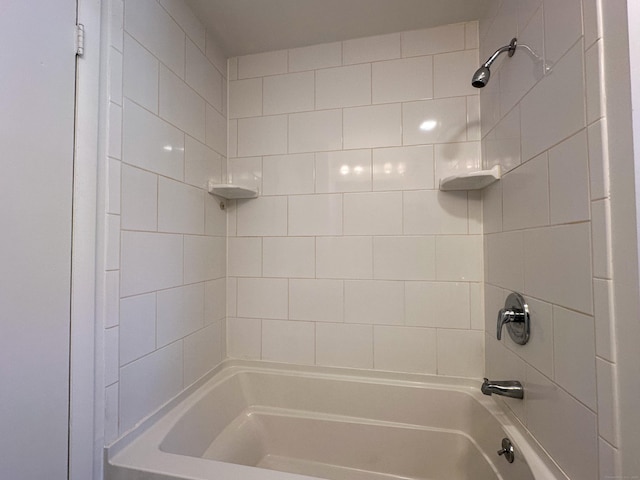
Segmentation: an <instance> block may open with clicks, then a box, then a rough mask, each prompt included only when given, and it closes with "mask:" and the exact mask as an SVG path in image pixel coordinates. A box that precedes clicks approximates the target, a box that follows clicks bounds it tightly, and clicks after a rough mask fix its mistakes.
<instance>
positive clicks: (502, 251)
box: [485, 232, 557, 298]
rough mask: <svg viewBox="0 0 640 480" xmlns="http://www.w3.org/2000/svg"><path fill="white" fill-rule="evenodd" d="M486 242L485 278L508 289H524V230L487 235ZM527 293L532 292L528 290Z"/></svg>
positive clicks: (518, 290) (520, 290)
mask: <svg viewBox="0 0 640 480" xmlns="http://www.w3.org/2000/svg"><path fill="white" fill-rule="evenodd" d="M485 243H486V261H485V278H486V279H487V281H488V282H489V283H492V284H494V285H499V286H501V287H503V288H506V289H508V290H512V291H517V292H522V291H524V286H525V283H524V273H525V270H524V252H523V248H524V247H523V243H522V232H505V233H497V234H492V235H487V236H486V237H485ZM551 278H553V277H551ZM556 278H557V277H556ZM527 293H531V292H530V291H529V290H527ZM542 298H546V297H542Z"/></svg>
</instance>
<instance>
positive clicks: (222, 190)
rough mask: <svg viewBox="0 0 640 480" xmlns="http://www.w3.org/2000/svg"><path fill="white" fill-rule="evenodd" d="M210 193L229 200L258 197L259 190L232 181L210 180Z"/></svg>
mask: <svg viewBox="0 0 640 480" xmlns="http://www.w3.org/2000/svg"><path fill="white" fill-rule="evenodd" d="M209 193H211V194H212V195H216V196H218V197H222V198H224V199H227V200H236V199H242V198H256V197H257V196H258V191H257V190H255V189H253V188H250V187H243V186H242V185H234V184H232V183H213V182H209Z"/></svg>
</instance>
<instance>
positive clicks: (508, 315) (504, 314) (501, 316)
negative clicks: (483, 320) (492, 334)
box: [496, 308, 516, 340]
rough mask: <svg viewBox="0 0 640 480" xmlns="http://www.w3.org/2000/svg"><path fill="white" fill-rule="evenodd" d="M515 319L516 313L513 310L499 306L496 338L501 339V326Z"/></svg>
mask: <svg viewBox="0 0 640 480" xmlns="http://www.w3.org/2000/svg"><path fill="white" fill-rule="evenodd" d="M515 321H516V314H515V312H514V311H513V310H507V309H506V308H501V309H500V311H499V312H498V322H497V325H496V327H497V332H496V337H497V339H498V340H502V327H503V326H505V325H506V324H507V323H509V322H515Z"/></svg>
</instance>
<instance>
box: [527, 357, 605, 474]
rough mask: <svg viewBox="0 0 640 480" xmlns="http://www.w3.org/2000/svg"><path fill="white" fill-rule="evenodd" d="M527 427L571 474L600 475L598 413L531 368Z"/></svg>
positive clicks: (529, 373) (528, 385)
mask: <svg viewBox="0 0 640 480" xmlns="http://www.w3.org/2000/svg"><path fill="white" fill-rule="evenodd" d="M526 376H527V382H526V388H527V391H528V392H529V393H528V394H527V400H526V408H527V427H528V428H529V430H530V431H531V433H533V434H534V435H535V437H536V438H537V439H539V441H540V443H541V444H543V445H545V447H546V449H547V450H548V451H549V453H550V454H551V455H553V458H554V459H555V460H556V462H558V465H559V466H560V468H562V469H563V470H564V472H565V473H566V475H567V476H568V477H569V478H580V479H585V480H596V479H597V478H598V466H597V463H598V455H597V439H598V434H597V419H596V414H594V413H593V412H591V411H590V410H589V409H588V408H587V407H585V406H584V405H582V404H581V403H580V402H578V401H577V400H575V399H574V398H573V397H571V396H570V395H569V394H567V393H566V392H564V390H562V389H561V388H559V387H558V386H557V385H555V384H554V383H553V382H551V381H550V380H548V379H547V378H546V377H544V376H543V375H541V374H540V373H538V372H537V371H536V370H535V369H533V368H530V367H528V368H527V374H526Z"/></svg>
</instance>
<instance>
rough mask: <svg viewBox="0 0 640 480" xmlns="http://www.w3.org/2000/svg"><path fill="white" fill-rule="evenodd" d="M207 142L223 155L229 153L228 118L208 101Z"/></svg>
mask: <svg viewBox="0 0 640 480" xmlns="http://www.w3.org/2000/svg"><path fill="white" fill-rule="evenodd" d="M205 128H206V132H205V134H206V143H207V145H209V146H210V147H211V148H213V149H214V150H215V151H216V152H218V153H219V154H221V155H225V156H226V155H227V119H226V118H224V115H222V114H221V113H220V112H218V111H217V110H216V109H215V108H213V107H212V106H211V105H209V104H208V103H207V105H206V125H205Z"/></svg>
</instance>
